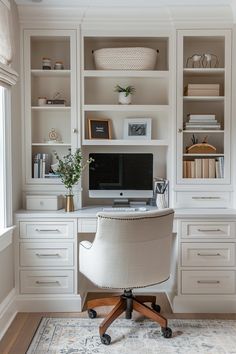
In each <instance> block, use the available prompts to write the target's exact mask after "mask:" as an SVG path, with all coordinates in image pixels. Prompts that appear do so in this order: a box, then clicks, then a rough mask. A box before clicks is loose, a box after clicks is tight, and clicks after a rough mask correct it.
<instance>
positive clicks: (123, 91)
mask: <svg viewBox="0 0 236 354" xmlns="http://www.w3.org/2000/svg"><path fill="white" fill-rule="evenodd" d="M115 92H119V103H120V104H131V96H132V94H133V93H134V92H135V88H134V87H133V86H127V87H121V86H120V85H116V87H115Z"/></svg>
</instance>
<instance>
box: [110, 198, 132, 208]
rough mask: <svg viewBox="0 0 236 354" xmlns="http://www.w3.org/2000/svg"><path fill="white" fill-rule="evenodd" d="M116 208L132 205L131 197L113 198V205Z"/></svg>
mask: <svg viewBox="0 0 236 354" xmlns="http://www.w3.org/2000/svg"><path fill="white" fill-rule="evenodd" d="M112 206H113V207H114V208H115V207H127V208H128V207H130V204H129V199H125V198H121V199H114V200H113V205H112Z"/></svg>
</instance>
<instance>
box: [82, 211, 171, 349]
mask: <svg viewBox="0 0 236 354" xmlns="http://www.w3.org/2000/svg"><path fill="white" fill-rule="evenodd" d="M173 216H174V211H173V210H172V209H164V210H160V211H158V210H157V211H146V212H142V213H141V212H132V213H130V212H128V213H120V212H100V213H98V215H97V217H98V223H97V232H96V235H95V239H94V242H93V243H90V242H88V241H82V242H81V243H80V249H79V252H80V256H79V264H80V272H81V273H82V274H84V275H85V276H86V277H87V278H88V279H89V280H91V281H92V282H93V283H94V284H96V285H97V286H98V287H101V288H106V289H107V288H112V289H123V290H124V292H123V294H122V295H121V296H113V297H107V298H104V299H95V300H90V301H88V302H87V310H88V315H89V317H90V318H95V317H96V316H97V313H96V311H95V310H93V308H94V307H99V306H111V305H114V308H113V309H112V311H111V312H110V313H109V314H108V315H107V317H106V318H105V319H104V320H103V322H102V323H101V324H100V326H99V333H100V338H101V342H102V343H103V344H106V345H108V344H110V342H111V337H110V336H109V335H108V334H106V333H105V332H106V330H107V328H108V327H109V326H110V325H111V323H112V322H113V321H114V320H115V319H116V318H117V317H118V316H120V315H121V314H122V313H123V312H125V313H126V318H127V319H130V318H131V317H132V311H133V309H134V310H136V311H138V312H140V313H141V314H143V315H144V316H146V317H149V318H150V319H152V320H153V321H156V322H157V323H158V324H160V326H161V331H162V334H163V336H164V337H165V338H170V337H171V336H172V331H171V329H170V328H169V327H167V320H166V318H164V317H163V316H161V315H160V314H159V312H160V310H161V308H160V306H159V305H156V297H155V296H144V295H142V296H141V295H140V296H139V295H138V296H135V295H133V292H132V289H134V288H142V287H146V286H150V285H154V284H159V283H162V282H164V281H166V280H167V279H168V278H169V276H170V263H171V262H170V260H171V244H172V227H173ZM145 302H150V303H151V306H152V308H150V307H148V306H147V305H145V304H144V303H145Z"/></svg>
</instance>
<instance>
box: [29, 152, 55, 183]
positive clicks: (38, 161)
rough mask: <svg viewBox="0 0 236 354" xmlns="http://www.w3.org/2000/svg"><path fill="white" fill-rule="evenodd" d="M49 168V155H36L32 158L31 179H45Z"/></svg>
mask: <svg viewBox="0 0 236 354" xmlns="http://www.w3.org/2000/svg"><path fill="white" fill-rule="evenodd" d="M50 166H51V155H50V154H45V153H37V154H35V155H34V156H33V178H45V175H46V174H48V173H49V170H50Z"/></svg>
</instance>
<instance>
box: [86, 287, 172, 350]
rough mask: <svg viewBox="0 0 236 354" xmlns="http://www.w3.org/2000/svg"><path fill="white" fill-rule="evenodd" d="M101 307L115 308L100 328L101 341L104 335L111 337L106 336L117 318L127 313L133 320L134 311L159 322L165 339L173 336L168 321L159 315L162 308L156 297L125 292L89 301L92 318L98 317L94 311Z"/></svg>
mask: <svg viewBox="0 0 236 354" xmlns="http://www.w3.org/2000/svg"><path fill="white" fill-rule="evenodd" d="M146 302H150V303H151V305H152V308H150V307H148V306H147V305H145V303H146ZM100 306H114V307H113V309H112V310H111V311H110V312H109V314H108V315H107V316H106V317H105V319H104V320H103V321H102V323H101V324H100V326H99V334H100V337H101V339H102V338H104V335H105V336H107V337H109V336H108V335H106V334H105V333H106V330H107V328H108V327H109V326H110V325H111V324H112V322H114V321H115V319H116V318H117V317H119V316H120V315H121V314H122V313H123V312H124V311H125V312H126V318H127V319H129V318H132V311H133V310H136V311H138V312H139V313H141V314H142V315H144V316H145V317H148V318H150V319H151V320H153V321H155V322H157V323H158V324H159V325H160V326H161V329H162V333H163V336H164V337H166V338H169V337H171V335H172V332H171V329H170V328H168V327H167V319H166V318H165V317H163V316H161V315H160V314H159V313H158V312H159V311H160V307H159V306H158V305H156V297H155V296H145V295H143V296H142V295H140V296H134V295H133V294H132V292H131V291H125V292H124V294H122V295H121V296H113V297H107V298H102V299H94V300H89V301H88V302H87V310H88V313H89V316H90V317H91V318H94V317H96V311H94V310H93V309H94V308H96V307H100ZM167 332H168V334H167ZM103 344H110V342H109V343H105V342H103Z"/></svg>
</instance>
